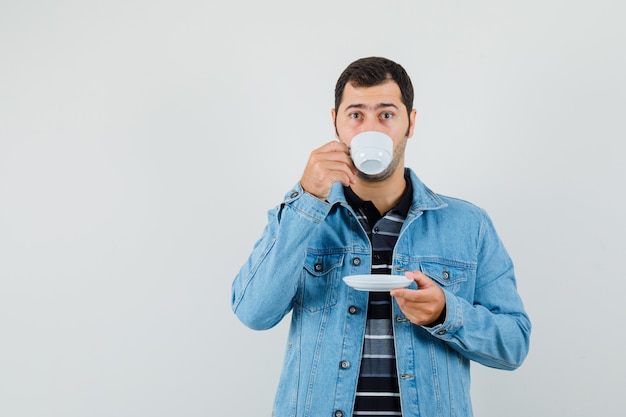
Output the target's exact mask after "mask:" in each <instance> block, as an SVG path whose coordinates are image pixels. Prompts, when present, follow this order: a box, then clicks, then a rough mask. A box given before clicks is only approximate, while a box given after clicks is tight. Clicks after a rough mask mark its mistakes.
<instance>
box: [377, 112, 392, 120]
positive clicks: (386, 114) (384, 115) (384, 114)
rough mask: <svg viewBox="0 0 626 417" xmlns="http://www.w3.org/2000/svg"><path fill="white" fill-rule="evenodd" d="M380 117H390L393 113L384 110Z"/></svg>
mask: <svg viewBox="0 0 626 417" xmlns="http://www.w3.org/2000/svg"><path fill="white" fill-rule="evenodd" d="M380 117H381V119H391V118H392V117H393V113H390V112H384V113H382V114H381V115H380Z"/></svg>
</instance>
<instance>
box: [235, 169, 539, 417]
mask: <svg viewBox="0 0 626 417" xmlns="http://www.w3.org/2000/svg"><path fill="white" fill-rule="evenodd" d="M410 175H411V181H412V184H413V202H412V206H411V208H410V210H409V214H408V216H407V218H406V221H405V222H404V225H403V227H402V230H401V232H400V236H399V238H398V241H397V244H396V247H395V250H394V255H393V267H392V271H393V272H392V273H393V274H398V275H404V272H405V271H413V270H420V271H422V272H423V273H424V274H426V275H427V276H429V277H430V278H431V279H433V280H434V281H436V282H437V283H438V284H439V285H440V286H441V288H443V290H444V293H445V296H446V309H447V313H446V319H445V321H444V323H442V324H440V325H437V326H434V327H432V328H429V327H424V326H417V325H415V324H413V323H411V322H409V321H408V320H407V319H406V317H405V316H404V314H403V313H402V311H401V310H400V309H399V308H398V306H397V304H396V303H395V301H394V302H393V329H394V336H395V346H396V358H397V368H398V369H397V370H398V378H399V385H400V396H401V403H402V411H403V415H404V416H405V417H409V416H424V417H435V416H438V417H443V416H459V417H468V416H472V406H471V401H470V374H469V362H470V360H473V361H476V362H479V363H481V364H483V365H486V366H490V367H493V368H499V369H508V370H512V369H515V368H517V367H518V366H520V365H521V363H522V361H523V360H524V358H525V357H526V354H527V352H528V347H529V336H530V329H531V324H530V321H529V318H528V316H527V314H526V313H525V311H524V307H523V304H522V301H521V299H520V297H519V295H518V293H517V289H516V283H515V276H514V272H513V264H512V262H511V259H510V258H509V256H508V254H507V252H506V250H505V248H504V246H503V245H502V243H501V241H500V239H499V238H498V236H497V234H496V231H495V230H494V227H493V225H492V223H491V220H490V219H489V217H488V216H487V214H486V213H485V212H484V211H483V210H482V209H480V208H478V207H476V206H474V205H472V204H470V203H468V202H465V201H462V200H458V199H454V198H449V197H444V196H440V195H437V194H435V193H433V192H432V191H431V190H429V189H428V188H426V187H425V186H424V184H422V182H421V181H420V180H419V179H418V178H417V176H416V175H415V173H414V172H412V171H410ZM268 217H269V220H268V224H267V226H266V228H265V230H264V232H263V235H262V237H261V239H260V240H259V241H258V242H257V243H256V244H255V246H254V249H253V251H252V254H251V255H250V257H249V259H248V260H247V262H246V263H245V264H244V265H243V266H242V268H241V270H240V272H239V274H238V275H237V277H236V278H235V280H234V282H233V284H232V308H233V311H234V312H235V313H236V315H237V316H238V317H239V319H240V320H241V321H242V322H243V323H244V324H245V325H247V326H249V327H250V328H252V329H259V330H261V329H269V328H271V327H273V326H274V325H276V324H277V323H278V322H279V321H280V320H281V319H282V318H283V317H284V316H285V315H287V314H288V313H289V312H291V327H290V330H289V335H288V340H287V345H286V352H285V358H284V364H283V370H282V375H281V378H280V382H279V386H278V390H277V393H276V398H275V403H274V412H273V415H274V416H276V417H292V416H294V417H295V416H297V417H332V416H338V417H341V416H345V417H348V416H351V415H352V407H353V404H354V396H355V392H356V384H357V379H358V374H359V364H360V361H361V352H362V346H363V345H362V344H363V335H364V331H365V319H366V314H367V299H368V295H367V293H366V292H363V291H357V290H354V289H352V288H350V287H348V286H347V285H345V283H343V281H342V277H344V276H346V275H354V274H369V273H370V268H371V262H372V260H371V247H370V243H369V240H368V237H367V234H366V233H365V231H364V230H363V228H362V227H361V226H360V224H359V222H358V220H357V219H356V218H355V214H354V212H353V211H352V209H351V208H350V206H349V205H348V203H347V202H346V199H345V197H344V193H343V187H342V185H341V184H340V183H337V184H335V185H334V186H333V188H332V190H331V192H330V195H329V197H328V199H327V202H324V201H321V200H319V199H317V198H315V197H314V196H312V195H310V194H308V193H306V192H304V191H303V189H302V188H301V187H300V185H299V184H298V185H296V187H294V189H293V190H291V191H290V192H289V193H287V195H286V197H285V199H284V201H283V202H282V204H280V205H279V206H277V207H276V208H275V209H273V210H271V211H270V212H269V216H268ZM411 288H416V287H415V283H412V284H411Z"/></svg>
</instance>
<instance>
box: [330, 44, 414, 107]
mask: <svg viewBox="0 0 626 417" xmlns="http://www.w3.org/2000/svg"><path fill="white" fill-rule="evenodd" d="M387 80H393V81H395V82H396V84H398V87H400V94H401V95H402V103H404V105H405V107H406V111H407V113H408V114H409V115H410V113H411V110H413V84H412V83H411V78H410V77H409V75H408V74H407V72H406V71H405V69H404V68H403V67H402V66H401V65H400V64H397V63H395V62H393V61H391V60H389V59H387V58H381V57H374V56H373V57H368V58H361V59H358V60H356V61H354V62H353V63H351V64H350V65H348V67H347V68H346V69H345V70H343V72H342V73H341V75H340V76H339V79H338V80H337V84H336V85H335V110H336V111H339V105H340V104H341V101H342V99H343V91H344V89H345V88H346V84H347V83H350V84H352V85H353V86H355V87H372V86H375V85H379V84H382V83H384V82H385V81H387Z"/></svg>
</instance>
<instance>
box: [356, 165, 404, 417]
mask: <svg viewBox="0 0 626 417" xmlns="http://www.w3.org/2000/svg"><path fill="white" fill-rule="evenodd" d="M405 179H406V184H407V187H406V190H405V192H404V195H403V196H402V198H401V200H400V202H399V203H398V204H397V205H396V206H395V207H394V208H392V209H391V210H389V211H388V212H387V213H385V214H384V215H383V216H381V214H380V213H379V212H378V210H377V209H376V207H375V206H374V204H372V202H371V201H363V200H361V199H360V198H359V197H358V196H357V195H356V194H355V193H354V192H353V191H352V190H351V189H350V188H347V187H346V188H345V195H346V199H347V201H348V203H349V204H350V206H352V208H353V209H354V211H355V212H356V214H357V218H358V219H359V222H360V223H361V225H362V226H363V228H364V229H365V231H366V232H367V235H368V236H369V238H370V242H371V245H372V274H386V275H390V274H391V264H392V255H393V248H394V246H395V244H396V241H397V240H398V235H399V233H400V228H401V227H402V224H403V223H404V220H405V219H406V216H407V213H408V211H409V207H410V205H411V198H412V195H413V191H412V187H411V180H410V179H409V178H406V176H405ZM391 316H392V313H391V296H390V295H389V292H370V293H369V302H368V309H367V323H366V327H365V340H364V341H363V355H362V359H361V368H360V373H359V380H358V384H357V392H356V398H355V403H354V416H355V417H356V416H359V417H363V416H364V417H374V416H376V417H391V416H401V415H402V411H401V407H400V390H399V388H398V376H397V371H396V355H395V347H394V338H393V327H392V322H391Z"/></svg>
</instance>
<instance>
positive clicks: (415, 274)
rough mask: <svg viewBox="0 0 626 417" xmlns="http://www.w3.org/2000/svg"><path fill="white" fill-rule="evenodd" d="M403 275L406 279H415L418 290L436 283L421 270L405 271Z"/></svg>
mask: <svg viewBox="0 0 626 417" xmlns="http://www.w3.org/2000/svg"><path fill="white" fill-rule="evenodd" d="M404 275H405V276H406V277H407V278H408V279H412V280H413V281H415V283H416V284H417V289H418V290H420V289H421V290H423V289H426V288H428V287H432V286H433V285H437V284H435V282H434V281H433V280H432V279H430V278H428V277H427V276H426V275H424V274H423V273H422V272H421V271H412V272H406V273H405V274H404Z"/></svg>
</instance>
